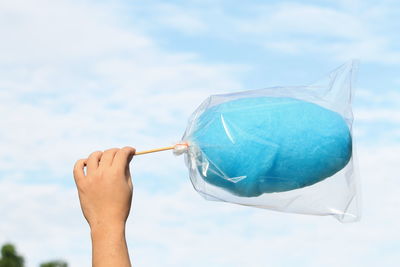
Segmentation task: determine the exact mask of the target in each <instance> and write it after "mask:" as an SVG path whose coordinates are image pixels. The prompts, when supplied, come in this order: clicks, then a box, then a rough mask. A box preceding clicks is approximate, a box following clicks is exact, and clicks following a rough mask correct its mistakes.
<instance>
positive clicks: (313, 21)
mask: <svg viewBox="0 0 400 267" xmlns="http://www.w3.org/2000/svg"><path fill="white" fill-rule="evenodd" d="M325 2H328V4H324V3H318V4H306V3H294V2H290V1H283V2H282V1H281V2H271V3H268V4H265V3H263V4H260V3H242V4H240V5H238V6H236V8H238V9H240V10H241V13H240V15H239V14H237V13H236V12H234V11H232V9H233V10H235V9H234V8H232V6H231V5H230V3H229V2H225V1H220V2H212V3H210V2H206V3H202V4H198V3H196V4H195V6H196V8H193V5H181V4H176V5H172V4H170V5H168V9H169V10H170V11H171V12H164V13H163V15H162V16H160V18H162V19H153V20H151V21H152V23H153V24H154V25H157V27H159V28H165V27H167V28H168V27H169V28H172V29H175V30H180V31H181V32H182V33H183V34H187V33H190V34H191V35H199V36H205V34H207V36H213V38H217V39H224V40H228V41H230V42H235V43H241V44H252V45H254V44H255V45H258V46H260V47H264V48H266V49H268V50H271V51H278V52H282V53H288V54H290V55H305V54H307V55H324V56H325V57H327V58H329V59H334V60H337V61H343V60H348V59H349V58H360V59H361V60H363V61H364V62H375V63H376V62H379V63H390V64H397V63H399V62H400V53H399V52H398V49H397V48H396V43H398V42H396V40H397V35H396V34H395V33H396V30H395V29H394V28H393V25H395V23H394V20H396V19H397V16H396V12H395V11H394V10H397V9H398V7H397V5H395V4H393V3H380V4H376V3H372V2H369V1H340V2H338V1H325ZM389 5H390V6H391V7H392V8H388V6H389ZM150 6H151V8H157V7H158V5H154V6H153V5H150ZM161 6H162V5H161ZM187 16H189V17H190V18H191V20H190V22H187V23H184V21H185V18H186V17H187ZM157 18H158V17H157ZM146 19H148V18H147V17H146ZM171 21H172V22H174V21H178V23H171ZM154 25H153V26H152V27H153V28H155V27H156V26H154ZM200 25H201V26H200Z"/></svg>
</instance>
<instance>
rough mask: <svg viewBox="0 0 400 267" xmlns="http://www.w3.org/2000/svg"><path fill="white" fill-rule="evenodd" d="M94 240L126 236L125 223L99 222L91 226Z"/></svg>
mask: <svg viewBox="0 0 400 267" xmlns="http://www.w3.org/2000/svg"><path fill="white" fill-rule="evenodd" d="M90 234H91V236H92V238H95V237H101V236H121V235H123V236H125V222H98V223H95V224H91V225H90Z"/></svg>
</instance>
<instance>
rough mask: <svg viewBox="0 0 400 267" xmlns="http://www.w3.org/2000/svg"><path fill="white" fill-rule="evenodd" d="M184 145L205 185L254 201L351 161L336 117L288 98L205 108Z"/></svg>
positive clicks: (345, 130)
mask: <svg viewBox="0 0 400 267" xmlns="http://www.w3.org/2000/svg"><path fill="white" fill-rule="evenodd" d="M194 129H195V130H194V131H193V132H192V133H191V135H190V136H188V138H187V140H188V141H189V142H190V143H191V145H193V146H196V147H197V150H198V157H197V158H196V161H197V168H198V172H199V174H200V175H201V177H202V178H203V179H204V180H205V181H206V182H208V183H210V184H213V185H216V186H218V187H221V188H223V189H225V190H227V191H229V192H231V193H233V194H235V195H238V196H243V197H255V196H259V195H261V194H263V193H272V192H283V191H288V190H293V189H298V188H302V187H305V186H309V185H312V184H315V183H317V182H320V181H322V180H323V179H325V178H327V177H330V176H332V175H333V174H335V173H336V172H338V171H339V170H341V169H342V168H343V167H344V166H346V164H347V163H348V161H349V160H350V157H351V151H352V140H351V134H350V130H349V128H348V126H347V124H346V122H345V121H344V119H343V118H342V116H341V115H339V114H338V113H336V112H334V111H331V110H328V109H326V108H323V107H321V106H319V105H316V104H313V103H310V102H306V101H301V100H298V99H294V98H287V97H285V98H283V97H253V98H241V99H236V100H232V101H228V102H224V103H222V104H219V105H216V106H213V107H211V108H208V109H206V110H205V111H204V112H203V113H202V114H201V115H200V116H199V117H198V118H197V119H196V120H195V121H194Z"/></svg>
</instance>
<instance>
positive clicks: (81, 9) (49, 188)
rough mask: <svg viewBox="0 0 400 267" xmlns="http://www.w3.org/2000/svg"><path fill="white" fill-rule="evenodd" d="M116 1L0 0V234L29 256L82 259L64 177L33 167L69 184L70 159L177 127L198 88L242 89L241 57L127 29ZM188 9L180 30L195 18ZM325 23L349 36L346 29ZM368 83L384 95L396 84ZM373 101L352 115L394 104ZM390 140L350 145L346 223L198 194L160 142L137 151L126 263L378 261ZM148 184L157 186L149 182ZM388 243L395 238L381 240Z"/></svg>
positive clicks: (390, 230)
mask: <svg viewBox="0 0 400 267" xmlns="http://www.w3.org/2000/svg"><path fill="white" fill-rule="evenodd" d="M118 8H119V7H117V6H112V5H109V4H93V3H81V2H71V1H57V2H55V1H46V0H40V1H19V0H18V1H1V2H0V22H3V21H4V22H6V23H0V35H1V36H2V42H0V101H1V105H0V114H1V123H2V125H1V131H0V146H1V148H2V152H1V153H0V169H1V177H0V211H1V220H0V229H1V231H0V243H3V242H5V241H13V242H15V243H16V244H17V246H18V248H19V250H20V251H21V252H22V253H23V254H24V255H25V256H26V258H27V259H28V264H29V265H28V266H36V265H37V263H38V262H40V261H44V260H47V259H51V258H59V257H60V258H65V259H67V260H68V261H70V262H71V263H72V265H71V266H88V265H89V257H90V252H89V249H90V244H89V235H88V231H87V230H88V229H87V227H86V228H85V223H84V221H83V217H82V216H81V215H80V210H79V203H78V199H77V196H76V193H75V190H74V189H70V187H68V186H67V187H64V186H62V185H46V184H45V183H43V182H40V181H43V180H45V181H46V182H48V181H49V180H52V181H51V183H53V182H54V181H58V182H60V181H62V183H67V184H69V185H70V184H71V183H72V177H71V168H72V165H73V163H74V161H75V160H76V159H78V158H80V157H85V156H87V155H88V153H90V152H92V151H94V150H97V149H106V148H108V147H112V146H123V145H133V146H136V147H138V148H139V149H145V148H150V147H153V146H158V145H165V144H166V143H167V144H169V143H172V142H174V141H178V140H177V139H179V138H180V137H181V135H182V134H183V131H184V128H185V126H186V120H187V117H188V116H189V115H190V113H191V112H192V111H193V110H194V109H195V107H197V105H199V104H200V102H201V101H202V100H203V99H204V98H205V97H206V96H208V95H209V94H210V93H221V92H226V91H234V90H239V89H242V88H241V83H240V75H239V71H242V70H243V69H244V68H245V66H232V65H231V64H229V65H225V64H211V63H208V64H207V63H203V62H201V59H200V58H198V56H197V55H195V54H188V53H169V52H168V51H164V50H163V49H161V48H160V47H158V46H157V44H156V43H154V41H153V40H152V39H150V38H149V37H147V36H145V35H144V34H143V33H141V32H140V30H139V29H136V28H132V27H126V25H124V24H123V23H122V21H120V20H119V19H118V12H117V11H116V10H118ZM309 11H310V10H308V9H307V8H306V10H305V11H304V12H309ZM288 12H289V11H288ZM316 12H317V11H316ZM317 13H318V12H317ZM328 13H329V12H328ZM282 14H283V15H284V13H282ZM282 14H281V15H282ZM329 14H331V13H329ZM329 14H328V15H329ZM332 14H333V15H332ZM332 14H331V15H332V16H335V14H336V13H335V12H333V13H332ZM278 15H279V13H278V14H277V16H278ZM283 15H282V16H283ZM315 16H316V17H317V18H320V17H319V16H318V15H315ZM338 16H339V17H340V16H342V15H341V14H339V15H338ZM311 17H312V16H311ZM342 18H344V19H349V21H353V19H352V18H351V17H350V18H349V17H348V16H344V17H342ZM196 19H198V18H197V17H194V18H193V24H190V23H187V25H185V26H184V28H183V29H182V30H183V31H185V30H186V31H189V29H190V30H191V29H193V28H196V27H197V29H198V30H199V31H200V32H201V31H206V30H207V29H204V25H203V24H202V22H203V21H201V22H199V24H197V25H196V23H197V22H196ZM276 19H277V21H279V20H282V19H283V17H280V18H276ZM321 19H324V18H321ZM223 20H224V18H222V21H223ZM183 21H184V20H183ZM177 23H178V24H179V23H181V22H180V21H179V20H178V19H177V20H175V21H172V22H171V24H172V26H176V25H177ZM291 23H293V22H291ZM304 23H309V22H304ZM357 23H358V20H355V21H354V22H353V24H352V25H353V30H354V29H357V27H359V26H357V25H359V24H357ZM185 27H187V28H186V29H185ZM324 27H328V25H326V26H324ZM329 27H330V26H329ZM216 28H217V27H216ZM313 30H315V31H317V32H321V31H322V28H318V27H317V26H315V28H313ZM335 34H337V35H338V36H342V35H343V36H347V37H349V38H350V35H351V30H349V29H337V30H336V32H335ZM363 34H364V33H363ZM365 34H368V32H367V33H365ZM283 41H284V40H282V42H283ZM287 49H288V51H291V50H290V49H292V48H291V47H290V46H288V47H287ZM292 52H296V50H292ZM366 94H368V93H366ZM371 97H372V96H366V98H371ZM373 97H374V98H375V97H376V96H373ZM380 97H381V98H382V101H383V102H384V101H386V100H385V99H388V98H390V99H391V101H394V99H396V97H398V96H397V95H395V94H393V95H381V96H380ZM377 99H378V98H377ZM397 99H398V98H397ZM393 103H396V102H393ZM386 104H387V103H386V102H384V105H386ZM377 109H378V107H377ZM379 110H381V109H378V111H379ZM360 111H361V113H359V114H362V110H360ZM371 113H373V111H372V109H371ZM376 114H380V115H379V116H378V115H372V116H375V117H374V118H372V119H371V117H368V115H365V116H364V119H363V120H364V121H365V123H366V124H370V123H371V122H372V121H373V122H376V121H380V120H382V119H385V120H386V119H387V120H390V119H392V118H391V116H392V115H393V114H392V113H391V114H389V113H380V111H379V112H377V113H376ZM396 114H397V113H396ZM356 116H357V113H356ZM399 152H400V148H398V145H396V144H390V146H387V147H380V148H374V149H373V148H364V149H362V150H360V153H359V154H360V157H361V170H362V174H363V185H364V192H365V205H364V206H365V209H364V210H365V216H364V218H363V219H362V221H361V222H360V223H357V224H352V225H342V224H339V223H337V222H336V221H335V220H332V219H330V220H328V219H326V220H325V219H322V218H318V217H311V216H309V217H306V216H296V215H287V214H282V213H275V212H271V211H264V210H258V209H251V208H245V207H240V206H234V205H228V204H222V203H214V202H207V201H204V200H202V199H201V198H200V197H199V196H198V195H197V194H196V192H194V190H193V189H192V187H191V185H190V183H189V179H188V177H187V172H186V169H185V167H184V164H183V162H182V160H181V158H178V159H171V155H170V154H169V153H168V152H165V153H160V154H158V155H154V156H152V157H147V156H143V157H138V158H135V159H134V162H133V164H132V171H133V173H134V179H135V181H137V184H138V185H137V186H136V189H135V190H136V191H135V192H136V195H135V200H134V201H135V202H134V206H133V214H132V215H131V219H130V222H129V230H128V236H129V242H130V248H131V252H132V255H133V257H132V258H133V260H134V261H135V262H136V264H137V265H138V266H140V265H143V266H161V265H162V266H196V264H197V265H198V266H204V265H207V266H265V264H270V265H273V266H292V265H293V262H295V263H296V264H298V265H300V266H301V265H302V264H303V265H304V266H359V265H365V266H368V264H369V265H370V266H376V265H382V266H390V264H391V262H393V261H394V260H395V257H396V256H397V255H396V253H395V250H396V249H397V248H398V247H396V246H398V243H396V241H397V240H399V238H400V237H399V236H398V231H397V227H398V222H399V218H398V216H397V215H394V214H396V211H397V208H398V205H399V200H398V198H397V191H396V188H397V187H398V186H399V182H398V179H397V176H398V174H397V170H396V169H395V167H396V166H397V165H396V162H397V158H398V154H399ZM166 173H167V174H168V175H167V176H166ZM146 179H148V180H150V181H146ZM178 179H180V180H184V182H182V183H180V182H177V180H178ZM382 181H384V182H382ZM39 182H40V184H39ZM149 184H150V186H149ZM160 185H162V188H161V189H159V188H160V187H161V186H160ZM151 186H154V187H155V188H157V190H152V191H151V192H148V191H147V190H148V187H151ZM348 244H350V247H349V246H345V245H348ZM387 246H389V247H390V246H392V248H393V250H389V251H387V250H380V249H379V248H382V247H387ZM288 251H289V252H288ZM311 251H312V252H311ZM375 251H379V253H378V252H375ZM393 251H394V252H393ZM374 253H375V254H374ZM383 253H386V254H385V256H384V257H383V256H382V254H383ZM155 255H156V256H155ZM332 255H333V256H332ZM194 259H195V260H194Z"/></svg>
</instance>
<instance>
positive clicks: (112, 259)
mask: <svg viewBox="0 0 400 267" xmlns="http://www.w3.org/2000/svg"><path fill="white" fill-rule="evenodd" d="M134 154H135V149H134V148H132V147H124V148H122V149H118V148H112V149H108V150H105V151H104V152H103V151H96V152H93V153H91V154H90V155H89V157H88V158H86V159H80V160H78V161H77V162H76V163H75V166H74V171H73V174H74V178H75V183H76V186H77V189H78V194H79V201H80V204H81V208H82V212H83V215H84V217H85V219H86V220H87V222H88V223H89V226H90V232H91V239H92V266H94V267H109V266H119V267H130V266H131V263H130V259H129V253H128V248H127V244H126V238H125V225H126V221H127V219H128V216H129V212H130V209H131V203H132V194H133V184H132V180H131V174H130V170H129V163H130V161H131V160H132V157H133V156H134ZM85 167H86V173H85V171H84V169H85Z"/></svg>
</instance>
